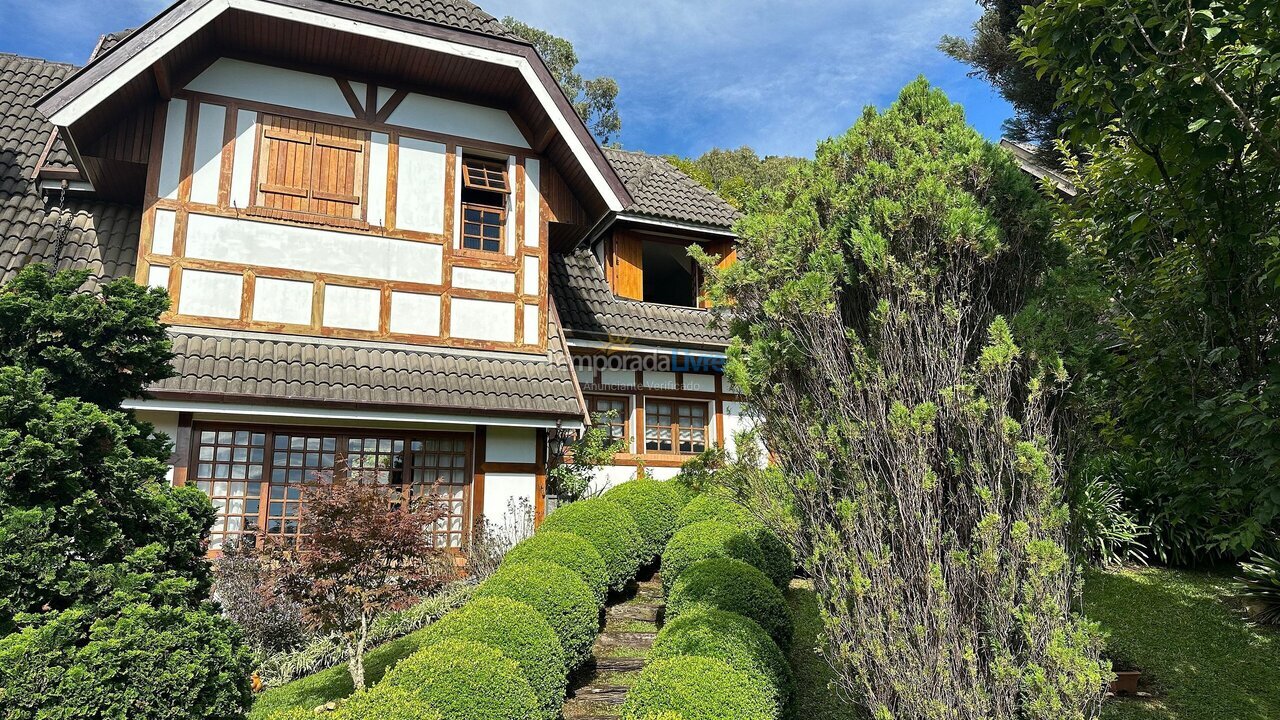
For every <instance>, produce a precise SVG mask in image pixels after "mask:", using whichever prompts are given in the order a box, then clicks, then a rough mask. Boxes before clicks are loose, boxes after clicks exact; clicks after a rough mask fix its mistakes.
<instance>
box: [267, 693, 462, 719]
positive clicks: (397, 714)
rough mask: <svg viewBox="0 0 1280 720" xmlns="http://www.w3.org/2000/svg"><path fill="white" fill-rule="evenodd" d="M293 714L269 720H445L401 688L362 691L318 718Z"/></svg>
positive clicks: (308, 713)
mask: <svg viewBox="0 0 1280 720" xmlns="http://www.w3.org/2000/svg"><path fill="white" fill-rule="evenodd" d="M290 712H296V713H297V714H296V715H285V716H281V715H280V714H277V715H272V716H271V720H316V718H317V717H321V718H328V719H329V720H444V716H443V715H441V714H440V713H439V712H437V711H435V710H433V709H431V708H430V707H428V706H427V705H426V704H425V703H423V702H422V700H421V699H419V698H418V696H417V695H415V694H414V693H413V692H412V691H411V690H409V689H407V688H402V687H378V688H376V691H375V690H362V691H360V692H358V693H356V694H355V695H352V696H351V697H350V698H348V699H347V700H346V702H344V703H343V704H342V705H341V706H339V708H338V711H337V712H335V713H334V714H332V715H320V716H317V715H316V714H315V712H314V711H312V710H296V711H290Z"/></svg>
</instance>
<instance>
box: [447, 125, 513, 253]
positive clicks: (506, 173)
mask: <svg viewBox="0 0 1280 720" xmlns="http://www.w3.org/2000/svg"><path fill="white" fill-rule="evenodd" d="M510 163H511V159H510V157H509V156H508V157H503V158H498V157H490V156H488V155H485V154H484V152H483V151H475V150H468V149H467V148H465V147H463V146H459V147H458V165H457V167H458V174H459V175H460V177H458V178H457V180H456V182H455V185H456V190H455V192H456V194H457V201H458V205H457V207H458V217H457V219H456V225H457V228H456V231H455V235H456V240H457V244H456V245H455V250H456V251H457V252H458V253H459V254H462V255H468V256H470V257H475V258H486V259H491V260H492V259H499V260H506V261H510V262H515V261H516V259H517V257H516V256H518V255H519V252H516V253H515V255H513V254H512V253H511V246H512V243H511V240H512V238H511V233H510V228H509V225H510V221H511V215H512V213H513V212H515V210H516V207H515V200H516V191H515V177H516V172H515V169H514V168H513V167H512V166H511V165H510ZM472 165H475V166H480V167H484V168H486V169H487V171H497V172H499V173H501V179H502V182H503V184H504V185H505V189H495V188H494V186H493V184H492V183H490V182H486V184H485V185H478V184H475V183H473V182H472V181H471V173H470V172H468V168H469V167H470V166H472ZM469 193H472V194H473V197H471V198H470V199H468V197H467V196H468V194H469ZM474 194H481V195H483V194H491V195H494V196H496V197H497V198H500V199H501V202H500V203H499V204H494V203H491V202H485V201H484V199H479V198H476V197H474ZM468 211H474V212H480V213H497V215H498V225H497V227H498V237H497V242H498V249H497V250H487V249H485V247H484V244H485V242H486V241H492V240H493V238H486V237H485V236H484V228H485V227H489V226H488V225H487V224H485V223H481V224H480V228H481V230H480V233H481V234H480V235H479V236H478V240H479V244H480V247H467V238H468V235H467V212H468Z"/></svg>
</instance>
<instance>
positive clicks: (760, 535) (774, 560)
mask: <svg viewBox="0 0 1280 720" xmlns="http://www.w3.org/2000/svg"><path fill="white" fill-rule="evenodd" d="M751 535H752V537H753V538H754V539H755V541H756V546H757V547H759V548H760V554H762V555H764V564H763V565H757V567H759V568H760V570H761V571H762V572H764V574H765V575H768V576H769V579H770V580H772V581H773V584H774V585H777V586H778V588H779V589H780V590H785V589H787V586H789V585H790V584H791V578H792V577H794V576H795V574H796V560H795V557H794V556H793V555H792V554H791V548H789V547H787V544H786V543H784V542H782V539H781V538H779V537H778V536H777V535H775V534H773V531H771V530H769V529H768V528H766V527H765V526H763V525H757V526H756V527H755V528H754V529H753V530H752V531H751Z"/></svg>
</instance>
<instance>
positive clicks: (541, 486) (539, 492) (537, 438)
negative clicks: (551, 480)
mask: <svg viewBox="0 0 1280 720" xmlns="http://www.w3.org/2000/svg"><path fill="white" fill-rule="evenodd" d="M534 442H536V443H537V448H536V452H537V455H536V456H535V458H536V459H535V461H534V464H535V465H537V466H538V469H537V472H536V474H535V475H534V481H533V486H534V487H533V526H534V527H535V528H537V527H540V526H541V525H542V521H543V520H545V519H546V517H547V431H546V429H545V428H538V431H537V432H536V433H535V434H534Z"/></svg>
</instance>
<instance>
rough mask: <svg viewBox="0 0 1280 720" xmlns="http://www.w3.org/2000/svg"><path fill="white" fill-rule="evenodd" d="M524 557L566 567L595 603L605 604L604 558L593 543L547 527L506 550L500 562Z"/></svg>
mask: <svg viewBox="0 0 1280 720" xmlns="http://www.w3.org/2000/svg"><path fill="white" fill-rule="evenodd" d="M526 560H542V561H544V562H549V563H555V564H556V565H559V566H561V567H566V568H569V569H570V570H572V571H574V572H576V573H578V576H579V577H581V578H582V581H583V582H585V583H586V584H587V587H589V588H591V592H592V593H593V594H594V595H595V596H596V604H597V605H601V606H603V605H604V600H605V596H606V595H607V594H608V593H609V574H608V572H607V571H606V570H605V566H604V558H602V557H600V553H599V551H597V550H596V548H595V546H594V545H592V544H591V543H590V542H588V541H587V540H585V539H583V538H582V537H580V536H578V535H573V534H570V533H566V532H556V531H554V530H547V531H543V532H540V533H538V534H536V535H534V536H533V537H531V538H529V539H527V540H525V541H523V542H521V543H520V544H519V545H516V546H515V547H513V548H511V550H509V551H508V552H507V555H506V557H505V558H503V560H502V562H503V563H504V564H508V565H510V564H515V563H519V562H524V561H526Z"/></svg>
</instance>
